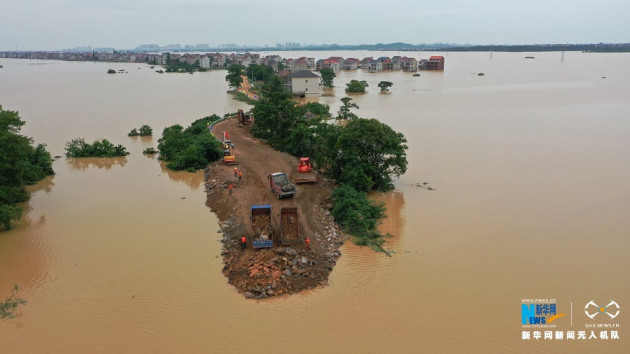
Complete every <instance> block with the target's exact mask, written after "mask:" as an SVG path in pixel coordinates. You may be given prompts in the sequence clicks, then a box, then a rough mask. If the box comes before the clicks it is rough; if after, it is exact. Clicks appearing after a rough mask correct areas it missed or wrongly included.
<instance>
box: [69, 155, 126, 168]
mask: <svg viewBox="0 0 630 354" xmlns="http://www.w3.org/2000/svg"><path fill="white" fill-rule="evenodd" d="M66 162H67V163H68V166H69V167H70V169H71V170H73V171H85V170H87V169H88V168H91V167H96V168H98V169H106V170H109V169H111V168H112V167H114V166H116V167H118V166H119V167H124V166H125V165H126V164H127V157H81V158H67V159H66Z"/></svg>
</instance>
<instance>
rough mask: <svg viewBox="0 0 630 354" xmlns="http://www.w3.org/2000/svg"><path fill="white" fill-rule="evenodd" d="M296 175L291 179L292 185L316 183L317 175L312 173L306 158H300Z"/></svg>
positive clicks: (309, 162)
mask: <svg viewBox="0 0 630 354" xmlns="http://www.w3.org/2000/svg"><path fill="white" fill-rule="evenodd" d="M297 172H298V173H297V175H296V176H295V178H294V179H293V183H296V184H297V183H315V182H317V175H316V174H315V171H313V166H312V165H311V161H310V159H309V158H308V157H300V162H299V163H298V166H297Z"/></svg>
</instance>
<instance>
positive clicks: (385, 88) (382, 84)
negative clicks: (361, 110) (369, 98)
mask: <svg viewBox="0 0 630 354" xmlns="http://www.w3.org/2000/svg"><path fill="white" fill-rule="evenodd" d="M393 85H394V84H393V83H392V82H389V81H381V82H379V83H378V87H380V88H381V92H385V91H389V88H390V87H392V86H393Z"/></svg>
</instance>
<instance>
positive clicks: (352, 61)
mask: <svg viewBox="0 0 630 354" xmlns="http://www.w3.org/2000/svg"><path fill="white" fill-rule="evenodd" d="M360 64H361V61H359V59H357V58H348V59H346V60H344V61H343V62H342V63H341V70H357V69H358V68H359V66H360Z"/></svg>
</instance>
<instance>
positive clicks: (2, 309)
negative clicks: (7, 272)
mask: <svg viewBox="0 0 630 354" xmlns="http://www.w3.org/2000/svg"><path fill="white" fill-rule="evenodd" d="M24 304H26V300H24V299H21V298H20V288H19V287H18V286H17V284H15V285H14V286H13V289H11V295H10V296H9V297H8V298H7V299H6V300H4V301H0V319H3V318H13V317H15V311H16V310H17V308H18V306H20V305H24Z"/></svg>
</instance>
